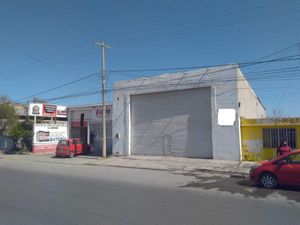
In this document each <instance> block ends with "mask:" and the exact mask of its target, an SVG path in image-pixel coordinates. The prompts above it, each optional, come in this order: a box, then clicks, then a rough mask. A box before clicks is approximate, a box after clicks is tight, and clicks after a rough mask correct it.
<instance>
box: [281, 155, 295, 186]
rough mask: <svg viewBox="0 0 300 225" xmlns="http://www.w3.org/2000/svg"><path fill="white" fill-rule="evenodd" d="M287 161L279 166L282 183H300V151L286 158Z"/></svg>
mask: <svg viewBox="0 0 300 225" xmlns="http://www.w3.org/2000/svg"><path fill="white" fill-rule="evenodd" d="M283 160H285V162H286V163H284V164H281V165H279V166H278V170H277V173H278V178H279V181H280V183H282V184H291V185H300V153H295V154H291V155H289V156H288V157H286V158H284V159H283Z"/></svg>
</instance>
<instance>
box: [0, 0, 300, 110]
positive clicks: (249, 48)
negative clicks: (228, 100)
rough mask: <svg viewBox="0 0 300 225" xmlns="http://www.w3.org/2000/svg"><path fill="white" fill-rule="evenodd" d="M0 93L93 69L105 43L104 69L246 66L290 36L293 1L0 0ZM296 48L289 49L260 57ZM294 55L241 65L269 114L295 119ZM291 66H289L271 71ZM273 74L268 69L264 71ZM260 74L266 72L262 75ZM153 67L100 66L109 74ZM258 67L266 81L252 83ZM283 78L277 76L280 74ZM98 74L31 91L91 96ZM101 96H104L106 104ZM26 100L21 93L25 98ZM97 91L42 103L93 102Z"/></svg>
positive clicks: (299, 15)
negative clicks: (274, 111) (285, 59)
mask: <svg viewBox="0 0 300 225" xmlns="http://www.w3.org/2000/svg"><path fill="white" fill-rule="evenodd" d="M0 3H1V7H0V27H1V35H0V65H1V66H0V78H1V82H0V95H7V96H9V97H10V98H11V99H12V100H14V101H21V102H26V101H28V100H30V99H32V97H29V96H33V95H37V94H38V93H40V92H42V91H44V90H48V89H50V88H53V87H57V86H59V85H61V84H64V83H67V82H71V81H74V80H77V79H80V78H81V77H84V76H87V75H89V74H94V73H99V72H100V67H101V56H100V49H99V47H97V46H96V45H95V44H94V43H93V40H94V39H98V40H104V41H106V42H107V43H109V44H110V45H112V46H113V49H112V50H107V51H106V66H107V70H128V69H141V70H143V69H152V68H177V67H192V66H198V65H219V64H226V63H239V62H251V61H253V60H255V59H257V58H260V57H263V56H266V55H269V54H271V53H274V52H276V51H278V50H281V49H285V48H287V47H289V46H292V45H293V44H295V43H298V42H300V30H299V21H300V2H299V1H297V0H264V1H261V0H252V1H248V0H231V1H228V0H218V1H216V0H215V1H214V0H202V1H199V0H185V1H184V0H151V1H150V0H149V1H145V0H107V1H101V0H98V1H88V0H85V1H83V0H82V1H76V0H72V1H71V0H69V1H66V0H59V1H56V0H43V1H39V0H27V1H20V0H10V1H6V0H1V1H0ZM299 54H300V45H294V46H293V47H291V48H287V49H286V50H285V51H280V52H279V53H278V54H274V55H272V56H270V57H268V58H266V59H273V58H279V57H287V56H291V55H299ZM299 65H300V61H299V60H293V61H289V62H276V63H268V64H263V65H259V66H251V67H247V68H242V71H243V73H244V74H245V76H246V77H247V76H248V77H249V78H250V77H251V76H252V75H255V76H256V77H255V78H251V79H249V82H250V84H251V85H252V87H253V89H254V90H255V92H256V94H257V95H258V96H259V97H260V99H261V101H262V102H263V104H264V105H265V107H266V108H267V110H268V112H271V111H272V109H273V108H277V109H280V110H281V111H282V112H283V113H284V115H285V116H300V111H299V110H300V104H299V101H298V99H299V97H300V91H299V90H300V89H299V88H298V87H299V84H300V82H299V75H300V69H299V70H298V67H299ZM283 68H293V69H292V70H291V71H289V72H287V70H281V69H283ZM270 70H274V74H272V73H271V72H270ZM262 71H267V72H262ZM161 73H163V72H162V71H152V72H148V71H144V72H130V73H125V72H108V74H107V75H108V86H109V87H108V88H109V89H110V88H111V87H112V83H113V82H114V81H115V80H124V79H132V78H135V77H140V76H146V75H147V76H149V75H158V74H161ZM263 73H267V74H268V76H267V78H268V79H265V80H263V81H262V80H261V79H259V78H257V77H260V75H262V74H263ZM284 76H287V77H284ZM100 84H101V83H100V75H99V76H96V75H95V76H91V77H90V78H88V79H85V80H82V81H80V82H77V83H74V84H72V85H68V86H66V87H65V88H61V89H56V90H54V91H51V92H47V93H44V94H41V95H37V96H39V97H40V98H43V99H53V98H57V97H62V96H67V95H71V96H72V95H74V93H77V94H78V93H79V94H80V93H83V94H87V93H91V94H92V93H94V92H95V91H97V90H100V87H101V85H100ZM111 94H112V93H111V92H109V93H108V95H109V96H108V100H111ZM26 97H28V98H26ZM100 100H101V97H100V94H93V95H87V96H83V97H76V98H62V99H56V100H52V101H51V102H52V103H55V104H65V105H78V104H90V103H99V102H100Z"/></svg>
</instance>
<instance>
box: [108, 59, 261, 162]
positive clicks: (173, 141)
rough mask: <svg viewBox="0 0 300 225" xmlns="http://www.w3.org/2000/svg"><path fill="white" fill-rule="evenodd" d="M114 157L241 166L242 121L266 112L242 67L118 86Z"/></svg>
mask: <svg viewBox="0 0 300 225" xmlns="http://www.w3.org/2000/svg"><path fill="white" fill-rule="evenodd" d="M114 91H115V92H114V99H113V132H112V135H113V153H114V154H119V155H161V156H181V157H196V158H209V159H225V160H241V159H242V147H241V128H240V118H249V119H250V118H264V117H265V116H266V112H265V109H264V107H263V105H262V104H261V102H260V100H259V99H258V97H257V96H256V95H255V93H254V91H253V90H252V89H251V87H250V85H249V83H248V82H247V80H246V79H245V77H244V76H243V74H242V72H241V70H240V69H239V67H238V66H237V65H235V64H234V65H227V66H221V67H210V68H204V69H200V70H196V71H189V72H179V73H174V74H163V75H160V76H155V77H149V78H139V79H135V80H129V81H117V82H115V84H114Z"/></svg>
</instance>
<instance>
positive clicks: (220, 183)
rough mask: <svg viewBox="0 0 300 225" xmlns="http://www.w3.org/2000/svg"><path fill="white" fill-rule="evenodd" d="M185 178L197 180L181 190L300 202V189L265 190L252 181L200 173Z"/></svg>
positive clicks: (188, 174) (192, 173) (284, 187)
mask: <svg viewBox="0 0 300 225" xmlns="http://www.w3.org/2000/svg"><path fill="white" fill-rule="evenodd" d="M183 175H185V176H192V177H195V178H196V180H195V181H193V182H189V183H187V184H185V185H183V186H180V188H187V187H193V188H201V189H203V190H217V191H220V192H228V193H231V194H241V195H243V196H245V197H252V198H266V197H268V196H271V195H272V197H285V198H286V199H287V200H293V201H296V202H300V187H288V186H283V187H279V188H277V189H265V188H260V187H257V186H256V185H254V184H253V183H252V182H251V181H250V180H248V179H245V178H232V177H230V176H228V175H218V174H208V173H200V172H199V171H196V170H195V171H191V172H188V173H184V174H183Z"/></svg>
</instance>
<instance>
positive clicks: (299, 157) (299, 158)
mask: <svg viewBox="0 0 300 225" xmlns="http://www.w3.org/2000/svg"><path fill="white" fill-rule="evenodd" d="M287 161H288V163H289V164H300V154H293V155H289V157H288V160H287Z"/></svg>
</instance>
